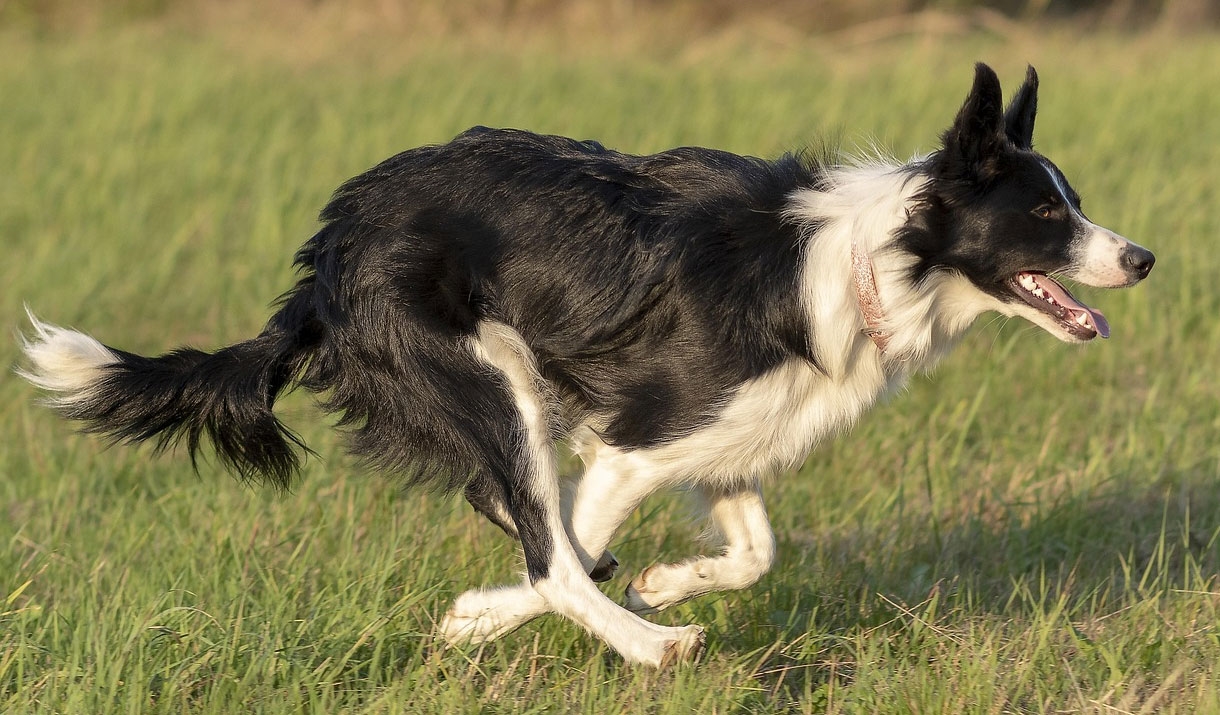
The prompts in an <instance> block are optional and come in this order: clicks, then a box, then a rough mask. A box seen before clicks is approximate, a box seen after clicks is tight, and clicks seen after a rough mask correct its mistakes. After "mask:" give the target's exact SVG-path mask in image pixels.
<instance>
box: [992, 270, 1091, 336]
mask: <svg viewBox="0 0 1220 715" xmlns="http://www.w3.org/2000/svg"><path fill="white" fill-rule="evenodd" d="M1008 283H1009V287H1011V288H1012V291H1013V292H1014V293H1016V294H1017V295H1018V296H1020V297H1021V298H1022V299H1023V300H1024V301H1025V302H1026V303H1029V304H1030V305H1032V306H1033V307H1035V308H1037V309H1038V310H1040V311H1042V312H1043V313H1046V314H1047V315H1049V316H1051V317H1052V318H1054V319H1055V320H1057V321H1058V322H1059V325H1060V326H1062V327H1063V329H1064V330H1066V331H1067V332H1069V333H1071V334H1072V335H1073V336H1075V337H1077V338H1080V339H1081V340H1092V339H1093V338H1095V337H1097V336H1098V335H1100V336H1101V337H1103V338H1108V337H1110V324H1109V323H1107V322H1106V316H1104V315H1102V314H1101V311H1100V310H1095V309H1093V308H1090V307H1089V306H1087V305H1085V304H1084V303H1081V302H1080V301H1078V300H1076V299H1075V298H1073V297H1072V294H1071V293H1068V291H1067V288H1064V287H1063V286H1062V285H1060V284H1059V282H1058V281H1056V280H1055V279H1053V278H1051V277H1050V276H1048V275H1046V274H1045V273H1033V272H1027V271H1022V272H1020V273H1018V274H1016V275H1015V276H1013V277H1012V278H1011V279H1009V281H1008Z"/></svg>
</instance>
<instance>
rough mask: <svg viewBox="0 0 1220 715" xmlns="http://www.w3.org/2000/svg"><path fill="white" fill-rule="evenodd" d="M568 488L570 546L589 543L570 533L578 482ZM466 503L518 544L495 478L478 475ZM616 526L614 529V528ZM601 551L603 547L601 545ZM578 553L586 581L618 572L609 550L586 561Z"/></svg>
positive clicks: (469, 487) (600, 579)
mask: <svg viewBox="0 0 1220 715" xmlns="http://www.w3.org/2000/svg"><path fill="white" fill-rule="evenodd" d="M566 481H567V483H566V484H565V486H566V487H567V488H566V489H565V490H564V500H563V507H564V509H563V513H564V523H565V524H567V526H568V535H569V537H570V538H572V539H573V543H585V544H588V543H590V542H589V541H588V540H585V541H583V542H577V541H576V539H577V536H576V534H575V533H574V532H573V530H572V520H571V513H572V503H573V501H574V499H575V496H573V494H574V493H577V492H578V491H579V490H580V484H581V482H580V481H575V482H574V483H573V481H572V480H566ZM465 497H466V501H467V502H469V503H470V505H471V506H472V507H474V510H475V511H477V512H478V513H480V514H482V515H483V516H484V517H486V518H487V520H488V521H490V522H491V523H493V524H495V525H496V526H498V527H500V529H502V530H503V531H504V533H506V534H508V536H509V537H510V538H512V539H513V540H514V541H520V540H521V535H520V534H518V533H517V525H516V524H514V523H513V516H512V514H511V513H510V512H509V510H508V500H507V497H506V496H505V494H504V490H503V489H502V487H501V484H500V482H499V481H497V480H496V479H494V478H492V477H489V476H486V475H478V476H476V477H475V478H474V479H472V480H471V481H470V483H469V484H467V485H466V491H465ZM617 526H618V525H617V524H615V525H614V527H613V528H617ZM603 548H604V546H603ZM577 552H578V553H580V554H582V558H581V561H582V562H583V563H586V564H590V565H589V567H588V568H589V578H591V579H593V580H594V581H596V582H598V583H603V582H605V581H609V580H610V579H611V578H612V577H613V576H614V572H615V571H616V570H617V569H618V559H616V558H614V554H612V553H610V552H609V551H602V552H601V556H600V557H599V558H597V559H596V560H586V558H585V557H586V556H587V554H588V552H587V551H586V550H582V549H581V548H579V547H578V548H577Z"/></svg>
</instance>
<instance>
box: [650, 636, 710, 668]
mask: <svg viewBox="0 0 1220 715" xmlns="http://www.w3.org/2000/svg"><path fill="white" fill-rule="evenodd" d="M706 645H707V634H706V633H704V632H703V628H701V627H699V626H686V627H685V628H682V629H681V633H680V634H679V635H678V637H677V638H675V639H674V640H671V641H669V642H668V643H666V645H665V650H664V651H663V653H662V655H661V662H660V664H658V665H657V667H658V668H660V669H662V670H664V669H665V668H669V667H671V666H673V665H676V664H678V663H686V662H690V661H694V660H696V659H698V657H699V656H700V655H701V654H702V653H703V648H704V646H706Z"/></svg>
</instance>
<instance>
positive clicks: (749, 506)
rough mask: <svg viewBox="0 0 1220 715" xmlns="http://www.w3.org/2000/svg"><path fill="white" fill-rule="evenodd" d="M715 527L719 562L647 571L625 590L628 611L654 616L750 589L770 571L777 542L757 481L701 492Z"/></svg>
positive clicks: (706, 559)
mask: <svg viewBox="0 0 1220 715" xmlns="http://www.w3.org/2000/svg"><path fill="white" fill-rule="evenodd" d="M701 491H702V494H703V497H704V499H705V500H706V502H707V504H708V507H709V515H710V516H711V519H712V524H713V526H714V527H715V528H716V529H717V531H719V532H720V534H721V535H722V536H723V537H724V540H725V546H724V550H723V552H722V553H721V554H720V555H718V556H711V557H707V556H704V557H700V558H696V559H692V560H690V561H686V562H683V563H678V564H656V565H653V566H649V567H648V568H646V569H644V571H643V572H641V573H640V575H639V576H637V577H636V578H635V580H634V581H632V582H631V585H630V586H628V587H627V592H626V594H625V601H626V606H627V608H628V609H630V610H632V611H634V612H635V613H655V612H657V611H661V610H664V609H666V608H669V607H670V606H673V605H676V604H679V603H682V602H683V601H686V600H689V599H691V598H694V597H696V596H702V595H703V594H705V593H710V592H712V591H724V590H731V589H741V588H746V587H748V586H751V585H753V584H754V583H756V582H757V581H758V579H760V578H762V576H763V574H765V573H766V572H767V571H768V570H770V568H771V564H772V562H773V561H774V559H775V537H774V535H773V534H772V532H771V524H770V521H769V520H768V519H767V509H766V507H765V506H764V505H763V499H762V492H761V490H760V487H759V484H758V481H757V480H755V481H754V482H753V483H752V484H749V485H747V486H745V487H743V488H741V489H736V490H729V491H723V490H715V489H710V488H703V489H701Z"/></svg>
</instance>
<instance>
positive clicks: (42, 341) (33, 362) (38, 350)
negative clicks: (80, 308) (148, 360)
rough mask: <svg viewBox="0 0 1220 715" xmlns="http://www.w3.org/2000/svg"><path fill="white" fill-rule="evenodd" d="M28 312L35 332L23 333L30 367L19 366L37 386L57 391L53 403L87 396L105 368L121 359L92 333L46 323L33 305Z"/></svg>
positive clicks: (22, 375)
mask: <svg viewBox="0 0 1220 715" xmlns="http://www.w3.org/2000/svg"><path fill="white" fill-rule="evenodd" d="M25 314H26V316H28V317H29V319H30V324H31V325H32V326H33V328H34V334H33V335H31V336H26V335H24V334H23V335H22V336H21V347H22V350H23V351H24V352H25V356H26V359H27V360H28V361H29V368H28V369H22V368H18V369H17V374H18V375H20V376H21V377H23V378H25V379H26V380H28V381H29V382H30V383H31V384H33V385H35V386H36V387H39V388H42V389H43V390H47V391H48V392H54V393H57V395H56V396H55V397H53V398H52V400H51V401H52V404H54V405H57V406H66V405H70V404H72V403H73V402H76V401H77V400H79V399H81V398H83V397H85V396H87V394H88V392H89V390H90V389H91V388H92V387H93V385H94V384H95V383H96V382H97V379H98V378H99V377H100V376H101V372H102V368H103V367H105V366H107V365H110V364H112V363H116V362H118V361H119V356H118V355H115V354H114V353H113V352H111V351H110V350H109V349H108V348H107V347H106V346H105V345H102V344H101V343H100V342H98V341H97V340H94V339H93V338H91V337H89V336H88V335H85V334H84V333H80V332H77V331H75V330H69V329H67V328H60V327H58V326H55V325H50V324H48V323H44V322H42V321H40V320H39V319H38V318H36V317H34V314H33V313H31V312H30V309H29V307H26V309H25Z"/></svg>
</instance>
